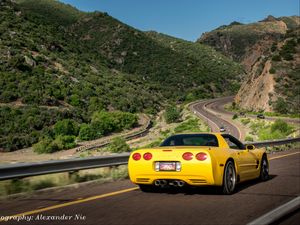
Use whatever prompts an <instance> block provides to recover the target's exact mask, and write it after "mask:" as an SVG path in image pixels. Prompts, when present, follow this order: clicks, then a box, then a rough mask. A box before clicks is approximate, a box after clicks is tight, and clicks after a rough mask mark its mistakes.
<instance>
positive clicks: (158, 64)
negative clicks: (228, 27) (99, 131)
mask: <svg viewBox="0 0 300 225" xmlns="http://www.w3.org/2000/svg"><path fill="white" fill-rule="evenodd" d="M0 21H1V22H0V53H1V54H0V85H1V89H0V115H1V116H0V123H1V128H0V148H3V149H12V150H13V149H19V148H23V147H26V146H31V145H32V144H33V143H36V142H37V141H38V140H39V139H41V138H43V137H45V136H49V135H51V132H52V128H53V126H54V124H56V123H57V122H58V121H61V120H63V119H72V120H74V121H76V122H77V123H78V124H79V125H80V124H82V123H89V122H90V120H91V115H92V114H93V113H94V112H96V111H100V110H104V111H115V110H120V111H126V112H131V113H137V112H147V113H156V112H157V111H158V110H160V108H161V107H163V106H164V105H165V104H168V103H172V102H176V101H186V100H193V99H197V98H205V97H213V96H219V95H224V94H232V93H233V92H234V91H236V90H237V88H238V87H239V78H240V77H241V74H243V71H242V70H241V67H240V66H239V65H238V64H237V63H234V62H233V61H231V60H229V59H227V58H226V57H223V56H222V55H221V54H220V53H218V52H216V51H215V50H213V49H212V48H210V47H206V46H203V45H201V44H198V43H190V42H186V41H183V40H179V39H176V38H174V40H177V41H178V43H180V46H181V47H179V48H178V49H176V50H174V49H173V48H172V46H171V45H169V44H167V42H166V43H163V42H162V41H161V40H158V39H157V38H154V37H150V36H149V34H148V33H144V32H141V31H139V30H137V29H134V28H133V27H130V26H128V25H126V24H124V23H122V22H120V21H118V20H116V19H114V18H113V17H111V16H109V15H108V14H107V13H102V12H93V13H86V12H81V11H79V10H77V9H76V8H74V7H72V6H70V5H66V4H62V3H60V2H58V1H55V0H17V1H16V2H14V1H9V0H1V1H0ZM170 38H171V39H172V37H170ZM185 46H188V47H187V48H185ZM188 49H189V50H188ZM197 52H198V53H201V54H200V55H201V57H200V56H198V55H197ZM212 62H214V65H215V64H216V65H217V66H216V67H215V68H212Z"/></svg>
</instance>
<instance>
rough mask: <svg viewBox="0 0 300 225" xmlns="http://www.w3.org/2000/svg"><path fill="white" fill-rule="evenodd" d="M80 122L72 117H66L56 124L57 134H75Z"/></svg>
mask: <svg viewBox="0 0 300 225" xmlns="http://www.w3.org/2000/svg"><path fill="white" fill-rule="evenodd" d="M78 130H79V129H78V124H77V123H76V122H75V121H74V120H72V119H64V120H61V121H58V122H56V124H55V125H54V133H55V135H75V136H77V134H78Z"/></svg>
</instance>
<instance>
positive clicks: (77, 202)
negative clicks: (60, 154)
mask: <svg viewBox="0 0 300 225" xmlns="http://www.w3.org/2000/svg"><path fill="white" fill-rule="evenodd" d="M137 189H138V187H134V188H128V189H124V190H120V191H115V192H110V193H106V194H102V195H96V196H92V197H89V198H84V199H79V200H75V201H71V202H66V203H62V204H58V205H53V206H49V207H45V208H41V209H35V210H32V211H28V212H24V213H19V214H16V215H12V216H3V217H19V216H28V215H32V214H37V213H41V212H45V211H49V210H52V209H58V208H63V207H66V206H70V205H75V204H79V203H83V202H88V201H92V200H96V199H101V198H106V197H110V196H114V195H119V194H123V193H126V192H130V191H134V190H137ZM4 221H5V220H3V219H2V220H1V219H0V222H4Z"/></svg>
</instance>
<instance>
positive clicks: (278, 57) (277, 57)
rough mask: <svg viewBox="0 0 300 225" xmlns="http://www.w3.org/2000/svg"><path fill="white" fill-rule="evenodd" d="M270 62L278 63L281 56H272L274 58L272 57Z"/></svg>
mask: <svg viewBox="0 0 300 225" xmlns="http://www.w3.org/2000/svg"><path fill="white" fill-rule="evenodd" d="M272 60H273V61H280V60H281V56H280V55H274V56H273V57H272Z"/></svg>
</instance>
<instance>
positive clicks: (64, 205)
mask: <svg viewBox="0 0 300 225" xmlns="http://www.w3.org/2000/svg"><path fill="white" fill-rule="evenodd" d="M299 153H300V152H293V153H289V154H285V155H281V156H276V157H272V158H270V159H269V160H273V159H279V158H283V157H287V156H290V155H296V154H299ZM137 189H138V188H137V187H134V188H128V189H124V190H120V191H115V192H110V193H106V194H102V195H96V196H92V197H89V198H83V199H77V200H75V201H71V202H66V203H62V204H58V205H53V206H49V207H45V208H42V209H36V210H32V211H28V212H24V213H19V214H16V215H12V216H7V217H19V216H28V215H32V214H37V213H41V212H45V211H49V210H52V209H58V208H63V207H66V206H70V205H75V204H79V203H83V202H88V201H92V200H96V199H101V198H106V197H110V196H114V195H119V194H123V193H126V192H130V191H134V190H137ZM4 217H5V216H4ZM3 221H5V220H4V219H2V220H1V219H0V222H3Z"/></svg>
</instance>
